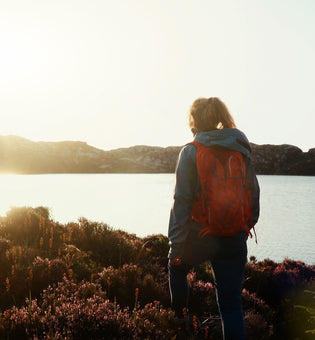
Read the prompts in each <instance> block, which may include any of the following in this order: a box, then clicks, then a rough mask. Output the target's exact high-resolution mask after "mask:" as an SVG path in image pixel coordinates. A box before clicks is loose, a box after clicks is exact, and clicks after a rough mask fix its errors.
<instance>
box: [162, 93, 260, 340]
mask: <svg viewBox="0 0 315 340" xmlns="http://www.w3.org/2000/svg"><path fill="white" fill-rule="evenodd" d="M189 126H190V128H191V131H192V132H193V134H194V142H193V143H190V144H187V145H186V146H185V147H184V148H183V149H182V150H181V152H180V155H179V159H178V163H177V167H176V186H175V194H174V203H173V206H172V210H171V215H170V222H169V234H168V237H169V240H170V245H171V247H170V252H169V284H170V292H171V301H172V307H173V309H174V311H175V314H176V315H177V317H178V318H179V319H180V320H183V319H184V315H183V310H185V312H187V311H188V293H189V288H188V283H187V274H188V271H189V270H190V269H191V268H192V266H193V265H196V264H199V263H201V262H204V261H210V263H211V266H212V273H213V276H214V283H215V289H216V295H217V303H218V307H219V311H220V315H221V321H222V330H223V337H224V339H245V331H244V320H243V311H242V306H241V290H242V281H243V275H244V268H245V263H246V260H247V246H246V241H247V237H248V235H249V234H250V235H251V233H250V229H251V228H253V226H254V225H255V223H256V222H257V220H258V216H259V185H258V182H257V178H256V175H255V172H254V170H253V165H252V162H251V158H250V153H251V147H250V144H249V142H248V140H247V138H246V136H245V135H244V134H243V133H242V132H241V131H239V130H238V129H236V126H235V123H234V120H233V118H232V116H231V115H230V113H229V111H228V109H227V107H226V106H225V104H224V103H223V102H222V101H221V100H220V99H219V98H216V97H211V98H209V99H207V98H199V99H197V100H195V101H194V103H193V104H192V106H191V108H190V111H189ZM200 144H201V146H206V147H207V148H206V149H207V150H209V152H210V153H211V152H219V153H220V154H222V155H223V156H224V154H228V153H231V152H234V153H235V152H236V153H235V154H236V155H241V156H240V157H241V158H242V162H243V163H244V164H245V165H244V169H245V174H244V183H246V190H248V192H249V193H250V197H251V202H250V217H249V216H248V217H247V220H246V221H245V222H244V223H243V224H244V225H243V226H242V228H241V230H239V231H238V232H237V233H236V234H233V235H228V236H225V235H224V236H222V235H221V234H220V235H219V236H218V234H217V233H213V232H211V225H208V226H207V227H208V228H210V229H207V227H206V226H205V225H202V224H203V223H202V221H203V219H202V218H198V216H197V215H198V210H197V213H195V212H194V213H192V211H195V206H196V201H198V200H200V195H201V181H200V169H201V168H202V167H200V164H199V163H200V162H202V158H201V157H199V158H200V159H199V158H197V152H198V150H197V147H198V145H200ZM216 150H217V151H216ZM228 155H229V154H228ZM233 155H234V154H233ZM208 159H209V158H208ZM197 160H198V162H199V163H198V169H197ZM201 165H202V164H201ZM211 166H212V165H211ZM213 166H214V165H213ZM209 176H214V175H213V174H212V175H211V174H209ZM210 179H211V178H210ZM211 204H212V203H211ZM195 215H196V216H195ZM243 215H244V214H243ZM215 217H216V216H214V218H215ZM212 219H213V217H212ZM209 223H210V220H209ZM210 224H211V223H210ZM226 224H228V223H226ZM227 227H228V226H227ZM205 230H206V232H204V231H205Z"/></svg>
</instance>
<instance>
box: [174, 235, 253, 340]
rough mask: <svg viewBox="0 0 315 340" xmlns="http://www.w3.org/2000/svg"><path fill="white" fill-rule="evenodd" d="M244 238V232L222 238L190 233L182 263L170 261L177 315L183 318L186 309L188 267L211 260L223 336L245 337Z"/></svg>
mask: <svg viewBox="0 0 315 340" xmlns="http://www.w3.org/2000/svg"><path fill="white" fill-rule="evenodd" d="M246 239H247V235H246V234H245V233H243V232H241V233H239V234H237V235H235V236H232V237H224V238H223V237H215V236H211V235H206V236H205V237H203V238H200V237H198V233H197V232H191V233H190V234H189V237H188V239H187V241H186V244H185V251H184V256H183V258H182V259H181V260H182V261H181V264H180V265H173V264H170V263H169V285H170V292H171V300H172V307H173V309H174V311H175V314H176V315H177V316H178V317H179V318H182V317H183V314H182V311H183V309H184V308H187V310H188V296H189V287H188V282H187V274H188V272H189V270H190V269H191V268H192V267H193V266H194V265H195V264H199V263H202V262H204V261H210V263H211V266H212V272H213V277H214V284H215V289H216V296H217V303H218V307H219V311H220V314H221V321H222V330H223V337H224V339H226V340H230V339H245V331H244V320H243V310H242V305H241V291H242V282H243V277H244V268H245V263H246V258H247V245H246Z"/></svg>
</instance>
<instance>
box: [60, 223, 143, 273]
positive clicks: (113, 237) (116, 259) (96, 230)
mask: <svg viewBox="0 0 315 340" xmlns="http://www.w3.org/2000/svg"><path fill="white" fill-rule="evenodd" d="M67 227H68V229H69V230H70V235H71V242H72V244H74V245H75V246H77V247H78V248H79V249H81V250H84V251H87V252H91V257H92V259H93V260H94V261H96V262H98V263H100V264H102V265H103V266H110V265H111V266H114V267H118V266H121V265H123V264H125V263H130V262H134V260H135V258H136V256H137V254H138V253H139V249H140V246H141V244H140V240H139V239H138V238H137V237H136V236H135V235H131V234H128V233H126V232H123V231H120V230H112V229H111V228H110V227H109V226H108V225H107V224H104V223H98V222H90V221H88V220H87V219H85V218H81V219H80V220H79V224H77V223H71V224H68V225H67Z"/></svg>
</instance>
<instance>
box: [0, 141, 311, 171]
mask: <svg viewBox="0 0 315 340" xmlns="http://www.w3.org/2000/svg"><path fill="white" fill-rule="evenodd" d="M180 149H181V147H180V146H171V147H167V148H162V147H153V146H142V145H141V146H133V147H130V148H121V149H115V150H111V151H104V150H101V149H97V148H94V147H92V146H90V145H88V144H87V143H85V142H72V141H66V142H33V141H30V140H28V139H24V138H21V137H16V136H0V173H20V174H34V173H172V172H174V170H175V166H176V161H177V157H178V154H179V151H180ZM252 149H253V152H252V155H253V161H254V165H255V169H256V171H257V173H258V174H268V175H272V174H277V175H280V174H281V175H311V176H314V175H315V149H311V150H309V151H308V152H303V151H302V150H300V149H299V148H298V147H296V146H292V145H255V144H252Z"/></svg>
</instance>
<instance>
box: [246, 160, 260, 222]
mask: <svg viewBox="0 0 315 340" xmlns="http://www.w3.org/2000/svg"><path fill="white" fill-rule="evenodd" d="M246 182H247V188H248V189H249V190H250V193H251V200H252V202H251V203H252V220H251V221H250V222H249V226H248V227H249V228H252V227H254V226H255V224H256V223H257V221H258V218H259V210H260V204H259V197H260V188H259V184H258V180H257V176H256V174H255V170H254V167H253V163H252V161H251V160H250V159H248V164H247V172H246Z"/></svg>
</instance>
